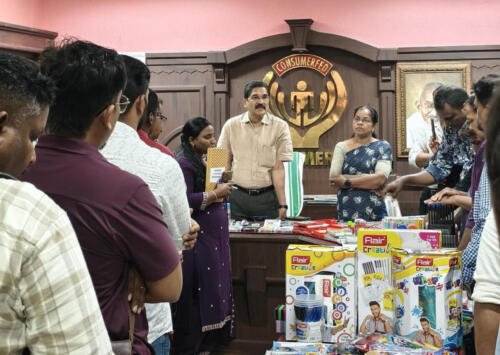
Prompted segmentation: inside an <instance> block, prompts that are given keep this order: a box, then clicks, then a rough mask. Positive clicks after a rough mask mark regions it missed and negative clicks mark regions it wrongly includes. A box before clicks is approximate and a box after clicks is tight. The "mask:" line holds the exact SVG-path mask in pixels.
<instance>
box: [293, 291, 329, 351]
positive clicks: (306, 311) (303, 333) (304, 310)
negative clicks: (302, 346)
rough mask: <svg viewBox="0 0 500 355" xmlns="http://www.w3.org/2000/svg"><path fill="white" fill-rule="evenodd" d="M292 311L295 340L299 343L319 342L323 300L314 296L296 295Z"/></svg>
mask: <svg viewBox="0 0 500 355" xmlns="http://www.w3.org/2000/svg"><path fill="white" fill-rule="evenodd" d="M294 310H295V326H296V332H297V340H298V341H301V342H318V341H321V323H322V322H321V320H322V318H323V298H322V297H320V296H319V297H317V296H316V295H315V294H304V295H297V298H296V299H295V305H294Z"/></svg>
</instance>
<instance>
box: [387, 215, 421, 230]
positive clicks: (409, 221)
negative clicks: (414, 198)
mask: <svg viewBox="0 0 500 355" xmlns="http://www.w3.org/2000/svg"><path fill="white" fill-rule="evenodd" d="M382 222H383V225H384V227H385V228H387V229H395V228H401V227H402V226H404V227H406V228H405V229H425V216H401V217H389V216H388V217H385V218H384V219H383V220H382Z"/></svg>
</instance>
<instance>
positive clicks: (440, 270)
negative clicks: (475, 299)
mask: <svg viewBox="0 0 500 355" xmlns="http://www.w3.org/2000/svg"><path fill="white" fill-rule="evenodd" d="M392 258H393V278H394V289H395V297H394V301H395V302H394V303H395V307H396V319H397V320H396V325H395V332H396V333H397V334H399V335H403V336H405V337H407V338H410V339H413V340H414V341H416V342H419V343H421V344H426V345H432V346H435V347H437V348H441V347H444V348H445V349H448V350H453V349H457V348H459V347H460V346H461V345H462V324H461V318H462V273H461V266H462V262H461V252H460V251H455V250H446V249H444V250H432V251H413V250H397V249H393V250H392Z"/></svg>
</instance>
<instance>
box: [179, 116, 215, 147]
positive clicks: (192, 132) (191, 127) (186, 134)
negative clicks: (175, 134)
mask: <svg viewBox="0 0 500 355" xmlns="http://www.w3.org/2000/svg"><path fill="white" fill-rule="evenodd" d="M208 126H212V124H211V123H210V121H209V120H207V119H206V118H204V117H195V118H191V119H190V120H189V121H187V122H186V124H185V125H184V127H182V135H181V142H183V143H184V142H185V143H189V138H196V137H198V136H199V135H200V133H201V131H203V130H204V129H205V128H206V127H208Z"/></svg>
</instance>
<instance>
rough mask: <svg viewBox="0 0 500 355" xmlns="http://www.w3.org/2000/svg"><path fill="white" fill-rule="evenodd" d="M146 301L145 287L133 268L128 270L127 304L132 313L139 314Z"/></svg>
mask: <svg viewBox="0 0 500 355" xmlns="http://www.w3.org/2000/svg"><path fill="white" fill-rule="evenodd" d="M145 299H146V286H145V285H144V281H143V280H142V277H141V275H139V273H138V272H137V270H136V269H135V268H134V267H132V266H131V267H130V268H129V270H128V302H129V307H130V310H131V311H132V313H135V314H141V312H142V310H143V309H144V301H145Z"/></svg>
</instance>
